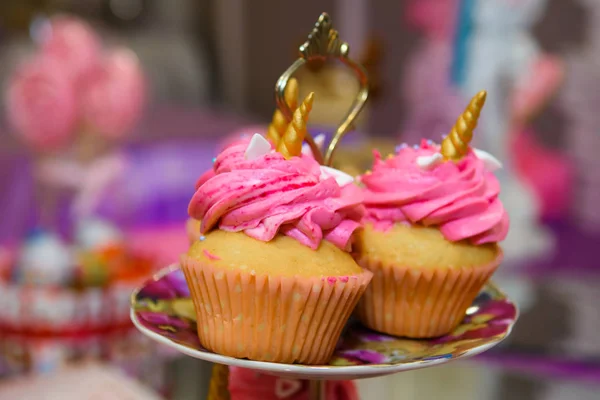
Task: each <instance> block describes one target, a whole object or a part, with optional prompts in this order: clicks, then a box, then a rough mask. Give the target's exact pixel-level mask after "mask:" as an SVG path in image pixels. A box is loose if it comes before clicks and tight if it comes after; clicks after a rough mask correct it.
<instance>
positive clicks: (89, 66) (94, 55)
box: [41, 16, 102, 79]
mask: <svg viewBox="0 0 600 400" xmlns="http://www.w3.org/2000/svg"><path fill="white" fill-rule="evenodd" d="M41 42H42V43H41V51H42V54H43V55H44V56H47V57H52V58H56V59H57V60H59V61H60V62H61V63H62V66H63V68H65V69H67V70H68V71H69V72H70V74H71V77H72V78H74V79H79V78H81V77H82V76H84V75H85V74H87V73H89V72H90V71H91V70H93V69H94V68H95V67H96V65H98V64H99V62H100V59H101V51H102V44H101V41H100V38H99V37H98V36H97V35H96V33H95V32H94V30H93V29H92V28H91V27H90V26H89V25H88V24H86V23H85V22H83V21H81V20H79V19H77V18H72V17H66V16H61V17H56V18H53V19H52V20H51V21H50V24H49V26H48V29H46V30H44V31H43V36H42V38H41Z"/></svg>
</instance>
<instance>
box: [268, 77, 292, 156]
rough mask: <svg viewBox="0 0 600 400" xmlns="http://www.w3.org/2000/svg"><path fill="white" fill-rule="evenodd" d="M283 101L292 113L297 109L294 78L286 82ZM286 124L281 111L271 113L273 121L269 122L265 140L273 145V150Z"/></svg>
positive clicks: (286, 121)
mask: <svg viewBox="0 0 600 400" xmlns="http://www.w3.org/2000/svg"><path fill="white" fill-rule="evenodd" d="M284 99H285V102H286V104H287V105H288V106H289V107H290V110H292V113H293V112H294V111H295V110H296V108H297V107H298V81H297V80H296V79H295V78H291V79H290V80H289V81H288V83H287V86H286V87H285V92H284ZM288 123H289V121H288V120H287V118H286V117H285V115H283V113H282V112H281V110H280V109H279V108H277V109H276V110H275V112H274V113H273V119H272V120H271V123H270V124H269V129H268V130H267V139H269V140H270V141H271V143H273V146H275V148H277V145H278V144H279V140H280V139H281V137H282V136H283V134H284V133H285V130H286V129H287V126H288Z"/></svg>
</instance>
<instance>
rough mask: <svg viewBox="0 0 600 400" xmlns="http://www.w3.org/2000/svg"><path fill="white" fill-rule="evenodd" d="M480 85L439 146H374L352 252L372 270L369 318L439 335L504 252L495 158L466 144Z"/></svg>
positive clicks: (394, 330)
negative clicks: (386, 152)
mask: <svg viewBox="0 0 600 400" xmlns="http://www.w3.org/2000/svg"><path fill="white" fill-rule="evenodd" d="M484 101H485V92H482V93H480V94H479V95H477V96H476V97H475V98H474V99H473V100H472V102H471V104H470V105H469V107H468V108H467V110H466V111H465V113H463V115H462V116H461V117H460V118H459V119H458V121H457V123H456V125H455V127H454V129H453V130H452V131H451V133H450V134H449V135H448V136H447V137H446V138H445V139H444V141H443V142H442V144H441V146H440V145H437V144H435V143H433V142H431V141H423V142H422V143H421V145H420V146H415V147H412V148H411V147H408V146H401V147H400V148H399V149H398V151H397V153H396V154H395V155H390V157H389V158H388V159H386V160H382V159H381V157H380V156H379V155H378V154H376V160H375V164H374V165H373V169H372V171H371V172H368V173H366V174H365V175H363V176H362V177H361V178H360V180H361V182H362V183H363V185H364V187H365V201H364V204H365V207H366V214H365V217H364V230H362V231H361V232H360V233H359V234H358V235H357V243H356V246H355V251H356V252H355V258H356V260H357V261H358V263H359V264H360V265H361V266H363V267H364V268H367V269H369V270H370V271H372V272H373V280H372V282H371V285H370V286H369V288H368V289H367V291H366V293H365V295H364V296H363V298H362V299H361V301H360V303H359V306H358V308H357V313H358V316H359V318H360V319H361V321H362V322H363V323H364V324H365V325H366V326H368V327H370V328H372V329H374V330H377V331H380V332H384V333H388V334H392V335H396V336H407V337H412V338H428V337H435V336H441V335H444V334H447V333H449V332H450V331H452V330H453V329H454V328H455V327H456V326H457V325H458V324H459V323H460V321H461V320H462V319H463V317H464V315H465V311H466V309H467V308H468V307H469V306H470V305H471V303H472V301H473V299H474V298H475V297H476V296H477V294H478V293H479V291H480V290H481V288H482V287H483V285H484V284H485V282H486V281H487V280H488V279H489V277H490V276H491V275H492V274H493V272H494V271H495V269H496V268H497V267H498V265H499V263H500V261H501V259H502V251H501V249H500V247H499V246H498V245H497V243H498V242H500V241H502V240H503V239H504V238H505V237H506V234H507V232H508V225H509V222H508V215H507V213H506V211H505V210H504V207H503V206H502V203H501V202H500V200H499V199H498V194H499V192H500V186H499V183H498V180H497V179H496V178H495V177H494V175H493V174H492V171H493V170H494V169H496V168H498V167H499V166H500V165H499V163H498V162H497V160H496V159H494V158H493V157H492V156H491V155H489V154H488V153H485V152H483V151H480V150H476V149H471V148H470V147H469V145H468V143H469V141H470V140H471V137H472V131H473V129H474V128H475V126H476V123H477V118H478V117H479V112H480V109H481V107H482V106H483V103H484Z"/></svg>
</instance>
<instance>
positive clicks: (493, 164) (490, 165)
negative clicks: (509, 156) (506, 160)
mask: <svg viewBox="0 0 600 400" xmlns="http://www.w3.org/2000/svg"><path fill="white" fill-rule="evenodd" d="M473 153H475V155H476V156H477V158H479V159H480V160H481V161H483V165H484V166H485V168H486V169H487V170H488V171H490V172H494V171H496V170H499V169H500V168H502V163H501V162H500V161H499V160H498V159H497V158H496V157H494V156H493V155H491V154H490V153H488V152H487V151H483V150H479V149H475V148H474V149H473Z"/></svg>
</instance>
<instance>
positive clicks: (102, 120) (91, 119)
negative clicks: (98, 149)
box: [81, 49, 146, 139]
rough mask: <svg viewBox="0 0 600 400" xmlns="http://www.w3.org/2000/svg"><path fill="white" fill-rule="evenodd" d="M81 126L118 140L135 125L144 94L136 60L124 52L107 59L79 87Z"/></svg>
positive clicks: (140, 110) (108, 56)
mask: <svg viewBox="0 0 600 400" xmlns="http://www.w3.org/2000/svg"><path fill="white" fill-rule="evenodd" d="M81 90H82V92H81V111H82V116H83V121H84V124H85V125H86V126H88V127H91V128H92V129H93V130H94V131H95V132H96V133H99V134H101V135H104V136H107V137H110V138H113V139H117V138H120V137H122V136H124V135H126V134H127V133H129V132H130V131H131V129H132V128H133V126H134V125H135V123H136V122H137V121H138V119H139V117H140V115H141V112H142V109H143V105H144V101H145V94H146V86H145V79H144V76H143V72H142V69H141V66H140V64H139V61H138V58H137V57H136V56H135V54H134V53H133V52H131V51H129V50H127V49H117V50H114V51H112V52H111V53H110V54H108V55H107V56H106V58H105V59H104V62H103V63H102V65H101V66H100V67H99V68H96V69H95V70H94V71H93V72H92V73H91V74H89V76H88V77H87V78H86V80H85V82H83V83H82V86H81Z"/></svg>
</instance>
